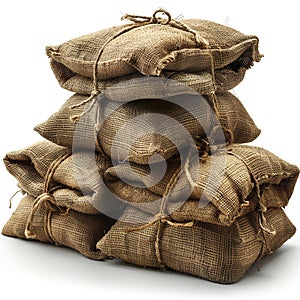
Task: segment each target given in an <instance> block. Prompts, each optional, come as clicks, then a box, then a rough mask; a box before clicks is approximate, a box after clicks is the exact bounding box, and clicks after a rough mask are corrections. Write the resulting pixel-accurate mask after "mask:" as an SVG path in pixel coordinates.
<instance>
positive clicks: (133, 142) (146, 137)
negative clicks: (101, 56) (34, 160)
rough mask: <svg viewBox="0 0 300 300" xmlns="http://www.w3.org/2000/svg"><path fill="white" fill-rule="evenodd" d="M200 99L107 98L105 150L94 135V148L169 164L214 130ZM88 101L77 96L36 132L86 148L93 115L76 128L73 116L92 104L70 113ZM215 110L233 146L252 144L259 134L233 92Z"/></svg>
mask: <svg viewBox="0 0 300 300" xmlns="http://www.w3.org/2000/svg"><path fill="white" fill-rule="evenodd" d="M199 97H201V96H193V95H181V96H174V97H171V98H168V101H169V102H167V101H163V100H157V99H156V100H154V99H152V100H151V101H149V100H139V101H131V102H128V103H124V104H123V105H121V103H119V102H113V101H109V100H105V99H104V100H102V102H101V114H102V118H103V120H102V122H103V123H102V124H101V126H100V133H99V135H98V138H97V142H98V143H99V145H101V147H100V148H102V149H100V148H99V147H98V144H97V143H96V146H95V142H94V140H95V138H94V137H93V136H92V143H91V144H90V145H91V146H92V147H94V148H95V147H96V149H97V150H98V151H102V150H103V151H104V152H105V153H106V154H107V155H108V156H110V157H111V158H112V159H114V160H119V161H124V160H129V161H133V162H136V163H140V164H148V163H149V158H151V157H152V156H153V155H154V154H160V155H162V156H163V157H164V158H165V159H169V158H171V157H172V156H174V155H176V154H178V149H181V148H182V147H184V146H186V144H187V143H188V142H189V141H191V138H190V136H189V135H191V137H192V138H193V139H194V140H196V139H198V140H201V138H204V137H205V136H206V134H205V132H207V133H211V132H212V130H213V128H214V126H215V119H214V115H213V111H212V109H211V107H210V106H209V105H208V104H207V101H206V100H205V99H204V98H202V97H201V98H199ZM86 98H87V97H86V96H83V95H78V94H75V95H74V96H72V97H71V98H70V99H69V100H68V101H67V102H66V103H65V104H64V105H63V106H62V108H61V109H60V110H59V111H58V112H56V113H55V114H53V115H52V116H51V117H50V118H49V119H48V120H47V121H46V122H44V123H41V124H39V125H37V126H36V127H35V130H36V131H37V132H38V133H39V134H40V135H41V136H43V137H44V138H46V139H48V140H50V141H52V142H54V143H56V144H59V145H62V146H66V147H68V148H72V145H73V142H74V135H76V141H77V142H76V145H77V147H79V148H87V146H88V145H89V144H88V143H87V133H88V131H89V133H90V134H91V133H92V134H93V132H94V124H95V116H93V114H92V113H90V114H86V115H84V116H82V117H81V118H80V119H79V122H78V121H77V123H74V122H72V121H71V120H70V117H71V116H73V115H78V114H80V113H82V112H83V111H84V110H86V109H87V108H88V107H89V105H90V104H89V103H87V104H85V105H82V106H81V107H79V108H75V109H70V107H72V106H73V105H76V104H78V103H81V102H82V101H83V100H84V99H86ZM206 99H207V100H208V102H209V101H210V100H209V98H206ZM171 101H172V102H171ZM175 103H176V104H175ZM216 105H217V110H218V112H219V119H220V125H222V126H223V127H224V128H227V129H228V130H229V131H231V132H232V135H233V142H235V143H245V142H250V141H253V140H254V139H255V138H256V137H257V136H258V135H259V134H260V130H259V129H258V128H257V127H256V125H255V123H254V122H253V120H252V119H251V117H250V116H249V114H248V113H247V111H246V109H245V108H244V106H243V105H242V103H241V102H240V101H239V100H238V99H237V98H236V97H235V96H234V95H232V94H231V93H229V92H224V93H220V94H217V97H216ZM153 115H154V116H153ZM164 116H166V117H164ZM167 117H168V118H167ZM170 118H171V120H170ZM172 122H178V123H179V124H181V125H183V126H184V127H182V126H181V127H179V126H174V125H173V123H172ZM89 128H90V129H89ZM74 132H75V134H74ZM224 135H225V139H227V141H228V139H229V136H228V134H227V133H226V132H224ZM172 139H173V140H175V143H174V141H173V142H172ZM192 142H193V141H192Z"/></svg>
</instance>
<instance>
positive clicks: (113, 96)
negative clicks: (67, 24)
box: [51, 60, 246, 101]
mask: <svg viewBox="0 0 300 300" xmlns="http://www.w3.org/2000/svg"><path fill="white" fill-rule="evenodd" d="M56 65H57V63H56V62H54V61H53V60H51V66H52V69H53V71H54V74H55V76H56V79H57V80H58V82H59V84H60V85H61V87H63V88H65V89H67V90H69V91H71V92H75V93H78V94H82V95H90V94H91V92H92V91H93V90H94V88H95V87H94V82H93V79H92V78H89V77H86V76H82V75H79V74H74V73H72V72H65V70H64V68H61V67H60V66H59V65H58V66H57V67H56ZM245 74H246V68H240V69H239V70H237V71H236V70H233V69H231V68H230V67H225V68H222V69H219V70H215V71H214V76H213V75H212V74H211V72H208V71H202V72H194V73H187V72H174V71H173V72H171V71H164V72H162V73H161V74H160V76H159V77H153V76H150V77H149V76H144V75H142V74H140V73H133V74H129V75H124V76H120V77H117V78H112V79H106V80H98V81H97V90H98V91H99V92H100V93H104V94H105V96H106V97H107V98H108V99H110V100H113V101H124V100H137V99H143V98H144V99H159V98H161V97H162V96H164V97H172V96H176V95H181V94H191V95H193V94H199V95H209V94H212V93H215V92H217V93H221V92H225V91H229V90H231V89H233V88H234V87H236V86H237V85H238V84H239V83H240V82H241V81H242V80H243V79H244V77H245Z"/></svg>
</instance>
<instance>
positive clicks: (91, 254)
mask: <svg viewBox="0 0 300 300" xmlns="http://www.w3.org/2000/svg"><path fill="white" fill-rule="evenodd" d="M46 203H47V201H46V202H44V203H43V204H42V205H39V206H38V207H37V208H36V210H35V211H34V212H33V209H34V205H36V204H37V203H36V201H35V198H34V197H32V196H30V195H27V196H26V197H24V198H23V199H22V201H21V202H20V204H19V205H18V207H17V209H16V210H15V211H14V213H13V214H12V216H11V218H10V219H9V221H8V222H7V223H6V225H5V226H4V228H3V230H2V234H4V235H7V236H12V237H18V238H22V239H26V238H27V237H26V236H27V235H28V234H27V232H26V226H27V223H28V219H30V218H31V214H32V213H33V214H34V215H33V216H32V220H31V222H30V230H31V239H34V240H38V241H41V242H46V243H52V244H56V245H57V246H66V247H69V248H72V249H75V250H76V251H78V252H80V253H81V254H83V255H85V256H86V257H88V258H91V259H96V260H101V259H103V258H104V256H103V254H102V253H101V252H100V251H99V250H97V249H96V243H97V241H99V239H101V238H102V237H103V236H104V235H105V233H106V232H107V231H108V230H109V229H110V227H111V226H112V225H113V223H114V221H113V220H111V219H110V218H108V217H106V216H104V215H101V214H100V215H88V214H83V213H80V212H76V211H74V210H72V209H69V210H67V211H66V209H65V208H60V207H58V206H53V204H51V206H49V203H48V205H46Z"/></svg>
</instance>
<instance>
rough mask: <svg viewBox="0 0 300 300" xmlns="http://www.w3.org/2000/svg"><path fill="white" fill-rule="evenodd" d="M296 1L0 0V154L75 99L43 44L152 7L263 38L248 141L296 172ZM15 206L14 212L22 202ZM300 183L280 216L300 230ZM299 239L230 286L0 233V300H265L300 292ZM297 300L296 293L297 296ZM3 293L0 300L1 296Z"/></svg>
mask: <svg viewBox="0 0 300 300" xmlns="http://www.w3.org/2000/svg"><path fill="white" fill-rule="evenodd" d="M296 4H297V1H289V0H286V1H261V0H260V1H257V0H253V1H230V0H227V1H222V0H220V1H211V0H210V1H189V0H184V1H170V0H169V1H166V0H165V1H156V0H155V1H153V0H151V1H148V2H146V1H129V0H127V1H113V0H110V1H107V2H106V1H99V0H98V1H91V0H84V1H77V0H76V1H64V0H52V1H47V2H45V1H33V0H27V1H21V0H19V1H1V4H0V15H1V17H0V30H1V36H0V41H1V47H0V62H1V64H0V76H1V77H0V78H1V80H0V82H1V96H0V97H1V100H0V107H1V110H0V112H1V113H0V123H1V124H0V128H1V129H0V130H1V144H0V156H1V157H4V155H5V154H6V153H7V152H8V151H11V150H17V149H20V148H23V147H25V146H27V145H30V144H32V143H33V142H36V141H39V140H41V138H40V137H39V136H38V135H37V133H35V132H33V127H34V125H36V124H38V123H40V122H42V121H44V120H46V119H47V118H48V117H49V116H50V114H52V113H53V112H55V111H56V110H57V109H58V108H59V107H60V106H61V105H62V104H63V102H64V101H65V100H67V98H68V97H70V95H71V93H70V92H68V91H65V90H62V89H61V88H60V87H59V85H58V83H57V82H56V80H55V78H54V76H53V74H52V71H51V69H50V67H49V63H48V58H47V57H46V55H45V51H44V48H45V46H46V45H55V44H59V43H62V42H64V41H66V40H69V39H71V38H73V37H76V36H79V35H82V34H85V33H89V32H93V31H96V30H99V29H103V28H105V27H109V26H113V25H117V24H119V23H120V17H121V16H122V14H125V13H132V14H140V15H146V16H147V15H149V16H150V15H151V14H152V13H153V12H154V10H155V9H157V8H158V7H163V8H165V9H167V10H169V11H170V13H171V14H172V16H173V17H177V16H178V15H180V14H182V15H183V16H184V17H185V18H202V19H210V20H213V21H216V22H219V23H221V24H229V25H230V26H231V27H234V28H236V29H238V30H240V31H242V32H244V33H247V34H255V35H257V36H258V37H259V38H260V51H261V52H262V53H263V54H265V57H264V58H263V60H262V61H261V62H260V63H259V64H256V65H255V66H254V67H253V68H252V69H251V70H250V71H248V73H247V76H246V78H245V80H244V81H243V82H242V83H241V84H240V85H239V86H238V87H237V88H236V89H235V93H236V95H238V97H239V98H240V100H241V101H242V102H243V104H244V105H245V107H246V108H247V109H248V111H249V113H250V115H251V116H252V117H253V119H254V121H255V122H256V124H257V125H258V127H260V128H261V129H262V133H261V135H260V137H259V138H258V139H257V140H256V141H255V142H253V144H254V145H258V146H261V147H265V148H267V149H269V150H270V151H272V152H273V153H275V154H277V155H278V156H280V157H281V158H283V159H285V160H287V161H289V162H291V163H294V164H296V165H298V166H300V158H299V148H298V146H299V142H298V129H299V105H298V103H299V101H300V99H299V73H298V72H299V70H300V58H299V46H300V45H299V34H298V29H299V25H300V24H299V15H298V8H297V7H298V6H297V5H296ZM0 176H1V177H0V179H1V180H0V184H1V189H0V226H1V228H2V226H3V225H4V223H5V222H6V221H7V219H8V218H9V216H10V214H11V213H12V210H9V209H8V200H9V198H10V196H11V195H12V194H13V193H14V192H15V191H16V190H17V187H16V181H15V180H14V179H13V178H12V177H11V176H10V175H9V174H8V173H7V172H6V170H5V168H4V165H3V164H2V163H1V166H0ZM19 198H20V197H16V198H15V200H14V203H13V209H15V208H16V205H17V202H18V199H19ZM298 198H300V184H298V186H297V187H296V190H295V192H294V194H293V197H292V199H291V201H290V204H289V205H288V207H287V208H286V213H287V215H288V216H289V218H290V219H291V220H292V222H293V223H294V224H295V225H296V227H298V228H300V218H299V211H300V203H299V200H298ZM299 242H300V234H299V233H296V235H295V236H294V237H293V238H292V239H291V240H289V241H288V242H287V243H286V244H285V245H284V246H283V247H282V248H281V249H280V250H278V251H277V252H276V253H275V254H273V255H271V256H269V257H267V258H266V259H264V260H263V266H262V270H261V271H260V272H257V270H256V268H255V267H254V268H252V269H251V270H250V271H249V272H248V273H247V274H246V276H245V278H244V279H243V280H241V281H240V282H239V283H237V284H234V285H219V284H214V283H210V282H207V281H205V280H201V279H198V278H195V277H192V276H187V275H182V274H177V273H172V272H158V271H153V270H148V269H142V268H138V267H134V266H129V265H127V264H125V263H122V262H119V261H114V262H108V263H103V262H97V261H92V260H89V259H86V258H85V257H83V256H82V255H80V254H78V253H77V252H75V251H72V250H69V249H64V248H57V247H54V246H50V245H46V244H42V243H37V242H28V241H23V240H18V239H13V238H7V237H4V236H1V237H0V275H1V278H0V298H1V299H7V298H6V297H9V298H11V299H16V297H22V298H23V299H38V298H41V297H42V298H49V299H50V298H52V299H62V298H63V297H73V298H74V297H75V298H76V299H81V298H83V297H93V298H94V299H97V298H99V299H105V298H106V297H108V298H109V299H112V297H114V296H116V295H118V296H119V297H122V299H141V298H143V299H145V298H154V297H155V299H169V298H173V299H175V298H180V299H182V298H183V297H184V298H191V297H193V298H195V299H196V298H199V299H200V298H201V299H203V296H204V297H210V298H211V299H218V298H222V299H238V298H242V299H250V298H251V299H254V298H256V299H271V298H274V296H278V297H280V296H283V297H285V298H286V297H289V299H292V298H294V297H295V296H292V295H295V294H293V293H294V292H297V291H299V280H300V270H299V265H300V258H299V254H300V252H299V250H300V249H299V248H300V243H299ZM296 295H297V294H296ZM3 296H5V298H3Z"/></svg>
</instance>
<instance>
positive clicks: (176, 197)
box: [104, 145, 299, 227]
mask: <svg viewBox="0 0 300 300" xmlns="http://www.w3.org/2000/svg"><path fill="white" fill-rule="evenodd" d="M159 171H160V168H159V167H157V168H155V167H154V166H153V165H152V166H151V168H150V166H147V165H138V164H134V163H126V162H125V163H121V164H118V165H115V166H113V167H111V168H108V169H107V170H106V172H105V174H104V178H105V182H106V184H107V186H108V187H109V188H110V190H111V191H112V193H114V194H115V195H117V196H118V197H119V198H121V199H124V200H125V201H127V202H129V203H131V204H132V205H135V206H136V207H139V208H140V209H141V210H144V211H146V212H148V213H150V214H152V215H153V216H154V217H153V218H152V219H155V216H156V215H157V214H158V215H171V217H172V218H173V219H174V220H176V221H184V220H185V219H186V220H190V219H191V217H192V218H193V219H194V220H197V221H202V222H209V223H214V224H219V225H227V226H228V225H230V224H232V223H233V222H234V220H235V219H236V218H238V217H239V216H242V215H245V214H247V213H249V212H250V211H253V210H255V209H257V208H258V209H260V211H261V212H262V222H264V221H265V220H264V213H265V211H266V210H267V208H272V207H276V208H278V207H282V206H285V205H287V203H288V201H289V199H290V197H291V195H292V193H293V190H294V186H295V184H296V181H297V178H298V175H299V169H298V168H297V167H296V166H294V165H291V164H289V163H287V162H286V161H284V160H282V159H280V158H279V157H277V156H276V155H274V154H272V153H271V152H269V151H267V150H265V149H263V148H259V147H254V146H248V145H232V146H229V147H228V148H227V150H225V151H219V152H217V153H216V154H214V155H212V156H208V157H207V158H206V160H201V159H199V157H196V158H194V159H190V161H189V163H188V164H187V165H186V164H185V167H182V166H181V164H180V162H174V161H173V162H171V161H170V162H168V164H167V168H166V172H165V173H164V175H163V176H161V175H160V172H159ZM160 176H161V177H160ZM156 179H157V180H156ZM153 182H154V183H155V184H153ZM166 192H167V194H166ZM185 196H189V200H188V201H187V202H185V200H186V199H187V198H185V199H183V197H185ZM161 199H162V200H161ZM164 202H165V203H164ZM150 221H151V220H150ZM266 227H268V226H267V225H266Z"/></svg>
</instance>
